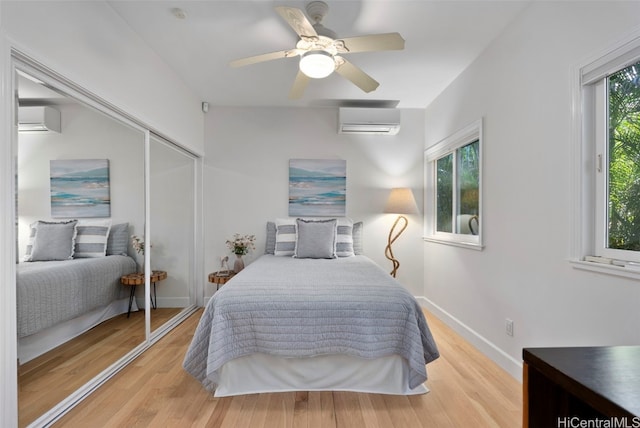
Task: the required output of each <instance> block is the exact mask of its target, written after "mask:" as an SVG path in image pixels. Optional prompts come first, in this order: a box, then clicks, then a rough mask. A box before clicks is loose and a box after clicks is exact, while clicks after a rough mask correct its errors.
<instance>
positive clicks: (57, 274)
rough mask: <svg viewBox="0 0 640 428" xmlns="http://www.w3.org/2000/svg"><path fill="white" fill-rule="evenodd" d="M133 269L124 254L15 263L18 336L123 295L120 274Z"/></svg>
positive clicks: (133, 266)
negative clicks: (16, 264)
mask: <svg viewBox="0 0 640 428" xmlns="http://www.w3.org/2000/svg"><path fill="white" fill-rule="evenodd" d="M135 271H136V262H135V260H133V259H132V258H131V257H127V256H106V257H99V258H84V259H73V260H64V261H51V262H28V263H20V264H19V265H18V266H17V281H16V282H17V290H16V292H17V312H18V315H17V321H18V337H19V338H21V337H25V336H29V335H31V334H34V333H37V332H39V331H41V330H43V329H45V328H48V327H51V326H54V325H56V324H58V323H60V322H63V321H67V320H70V319H73V318H75V317H77V316H79V315H82V314H84V313H86V312H89V311H91V310H93V309H96V308H98V307H100V306H104V305H107V304H109V303H111V302H112V301H114V300H116V299H119V298H121V297H124V294H123V293H125V291H124V289H123V286H122V285H121V284H120V277H121V276H122V275H126V274H128V273H132V272H135Z"/></svg>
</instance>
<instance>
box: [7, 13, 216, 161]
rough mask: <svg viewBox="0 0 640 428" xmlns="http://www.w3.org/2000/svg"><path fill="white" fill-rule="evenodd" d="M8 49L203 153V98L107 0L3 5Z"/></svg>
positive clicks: (172, 138)
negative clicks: (29, 58)
mask: <svg viewBox="0 0 640 428" xmlns="http://www.w3.org/2000/svg"><path fill="white" fill-rule="evenodd" d="M0 3H1V6H0V7H2V9H3V14H2V18H3V20H2V26H3V27H4V29H5V31H6V33H7V36H8V37H9V39H10V43H11V45H12V46H14V47H16V48H18V49H19V50H21V51H23V52H24V53H25V54H27V55H29V56H31V57H33V58H34V59H36V60H38V61H40V62H42V63H43V64H44V65H46V66H47V67H49V68H52V69H53V70H54V71H56V72H58V73H60V74H62V75H63V76H64V77H66V78H68V79H70V80H71V81H73V82H75V83H76V84H78V85H80V86H82V87H84V88H85V89H88V90H89V91H91V92H93V93H94V94H96V95H98V96H99V97H101V98H103V99H104V100H106V101H108V102H110V103H111V104H113V105H115V106H116V107H118V108H120V109H121V110H123V111H125V112H126V113H128V114H130V115H132V116H133V117H135V118H136V119H138V120H140V121H142V122H143V123H145V124H146V125H147V126H149V127H151V128H152V129H154V130H156V131H158V132H159V133H161V134H163V135H165V136H167V137H168V138H169V139H171V140H173V141H176V142H178V143H179V144H182V145H184V146H185V147H187V148H189V149H190V150H191V151H193V152H195V153H202V152H203V146H202V144H203V143H202V142H203V132H204V130H203V116H202V112H201V110H200V106H201V100H199V99H198V98H196V96H195V95H194V94H193V93H192V92H191V91H190V90H189V89H188V88H187V86H186V85H185V84H184V82H182V81H181V80H180V79H179V78H178V76H177V74H175V72H174V71H173V70H172V69H171V68H170V67H169V66H167V65H166V64H165V63H164V62H163V61H162V60H161V59H160V58H159V57H158V55H157V54H156V53H155V52H154V51H152V50H151V49H150V48H149V47H148V46H147V45H146V44H145V43H144V42H143V41H142V40H141V39H140V37H139V36H138V35H137V34H136V33H135V32H133V30H132V29H131V28H129V27H128V26H127V24H126V23H125V22H124V21H123V20H122V19H121V18H120V16H119V15H117V14H116V13H115V11H114V10H113V9H112V8H111V7H110V6H109V5H108V4H107V3H106V2H104V1H2V2H0Z"/></svg>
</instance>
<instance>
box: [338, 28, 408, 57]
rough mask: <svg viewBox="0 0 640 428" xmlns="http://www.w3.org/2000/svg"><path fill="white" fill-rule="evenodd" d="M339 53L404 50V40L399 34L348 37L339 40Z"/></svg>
mask: <svg viewBox="0 0 640 428" xmlns="http://www.w3.org/2000/svg"><path fill="white" fill-rule="evenodd" d="M339 42H342V43H340V44H341V45H342V46H339V47H338V52H341V53H347V52H349V53H353V52H371V51H396V50H402V49H404V39H403V38H402V36H401V35H400V34H399V33H385V34H372V35H370V36H358V37H347V38H346V39H338V40H336V43H339Z"/></svg>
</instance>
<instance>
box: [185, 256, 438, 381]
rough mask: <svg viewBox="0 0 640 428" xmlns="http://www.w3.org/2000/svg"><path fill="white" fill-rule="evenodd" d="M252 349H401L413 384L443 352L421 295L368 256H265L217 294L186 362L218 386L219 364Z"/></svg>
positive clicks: (373, 354) (308, 352)
mask: <svg viewBox="0 0 640 428" xmlns="http://www.w3.org/2000/svg"><path fill="white" fill-rule="evenodd" d="M252 353H266V354H270V355H276V356H281V357H310V356H317V355H324V354H347V355H350V356H356V357H362V358H369V359H371V358H379V357H385V356H389V355H393V354H399V355H401V356H403V357H404V358H405V359H406V360H407V361H408V363H409V367H410V374H409V384H410V387H411V388H415V387H416V386H418V385H419V384H421V383H422V382H424V381H425V380H426V379H427V371H426V367H425V365H426V364H427V363H429V362H431V361H433V360H435V359H436V358H438V356H439V353H438V349H437V347H436V344H435V342H434V340H433V337H432V335H431V332H430V331H429V328H428V326H427V322H426V320H425V317H424V314H423V312H422V310H421V308H420V305H419V304H418V302H417V301H416V299H415V298H414V297H413V296H412V295H411V294H410V293H409V292H408V291H407V290H406V289H405V288H403V287H402V286H401V285H400V284H399V283H398V282H397V281H396V280H395V279H393V278H392V277H391V276H390V275H389V274H388V273H387V272H385V271H383V270H382V269H381V268H380V267H379V266H378V265H376V264H375V263H374V262H373V261H372V260H370V259H369V258H367V257H365V256H355V257H345V258H338V259H296V258H292V257H276V256H272V255H264V256H262V257H260V258H259V259H258V260H256V261H255V262H253V263H251V264H250V265H249V266H248V267H247V268H245V269H244V270H243V271H242V272H240V273H239V274H238V275H236V276H235V277H234V278H233V279H231V280H230V281H229V282H228V283H227V284H226V285H225V286H224V287H222V288H221V289H220V291H218V292H216V294H215V295H214V296H213V297H212V298H211V300H210V301H209V303H208V304H207V307H206V308H205V311H204V313H203V315H202V318H201V319H200V323H199V325H198V327H197V329H196V331H195V334H194V337H193V340H192V342H191V345H190V346H189V349H188V350H187V354H186V356H185V359H184V362H183V367H184V369H185V370H186V371H187V372H188V373H190V374H191V375H192V376H194V377H195V378H196V379H197V380H199V381H200V382H201V383H202V384H203V386H204V387H205V388H206V389H208V390H209V391H214V390H215V388H216V386H217V382H218V369H219V368H220V367H221V366H222V365H223V364H224V363H225V362H227V361H229V360H232V359H234V358H238V357H241V356H244V355H249V354H252Z"/></svg>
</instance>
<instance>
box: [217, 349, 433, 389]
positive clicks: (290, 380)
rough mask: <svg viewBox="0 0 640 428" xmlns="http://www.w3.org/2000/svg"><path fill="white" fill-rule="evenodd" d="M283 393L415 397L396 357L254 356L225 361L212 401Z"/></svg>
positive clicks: (405, 368)
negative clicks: (371, 394)
mask: <svg viewBox="0 0 640 428" xmlns="http://www.w3.org/2000/svg"><path fill="white" fill-rule="evenodd" d="M285 391H352V392H365V393H375V394H393V395H415V394H424V393H426V392H429V390H428V389H427V387H426V386H425V385H424V384H422V385H419V386H418V387H416V388H414V389H411V388H409V368H408V365H407V362H406V360H405V359H404V358H402V357H401V356H399V355H393V356H389V357H383V358H377V359H373V360H368V359H364V358H358V357H350V356H348V355H322V356H318V357H308V358H284V357H276V356H272V355H267V354H254V355H249V356H245V357H240V358H236V359H234V360H231V361H228V362H227V363H225V364H224V365H223V366H222V368H221V369H220V382H219V384H218V388H217V389H216V391H215V393H214V396H215V397H227V396H231V395H242V394H256V393H267V392H285Z"/></svg>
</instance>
